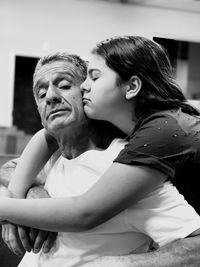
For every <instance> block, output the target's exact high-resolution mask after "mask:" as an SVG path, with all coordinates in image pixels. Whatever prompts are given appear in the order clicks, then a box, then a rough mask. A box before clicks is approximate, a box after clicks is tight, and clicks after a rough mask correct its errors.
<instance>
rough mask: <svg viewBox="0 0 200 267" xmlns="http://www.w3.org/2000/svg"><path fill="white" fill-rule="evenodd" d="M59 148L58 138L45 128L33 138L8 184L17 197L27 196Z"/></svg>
mask: <svg viewBox="0 0 200 267" xmlns="http://www.w3.org/2000/svg"><path fill="white" fill-rule="evenodd" d="M57 148H58V145H57V142H56V140H55V139H54V138H53V137H52V136H51V135H50V134H48V133H47V131H46V130H45V129H42V130H40V131H39V132H37V133H36V134H35V135H34V136H33V137H32V138H31V140H30V141H29V143H28V145H27V146H26V148H25V149H24V151H23V153H22V155H21V157H20V159H19V161H18V163H17V167H16V169H15V172H14V174H13V177H12V179H11V182H10V183H9V186H8V189H9V190H10V191H11V192H12V193H13V195H14V196H15V197H17V198H24V197H25V195H26V192H27V190H28V189H29V188H30V186H31V185H32V184H33V182H34V179H35V178H36V176H37V175H38V173H39V172H40V170H41V169H42V168H43V167H44V165H45V163H46V162H47V161H48V159H49V158H50V156H51V155H52V154H53V152H55V151H56V149H57Z"/></svg>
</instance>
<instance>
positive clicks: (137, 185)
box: [0, 163, 166, 232]
mask: <svg viewBox="0 0 200 267" xmlns="http://www.w3.org/2000/svg"><path fill="white" fill-rule="evenodd" d="M165 179H166V176H165V175H164V174H162V173H161V172H159V171H157V170H155V169H152V168H148V167H136V166H132V165H125V164H120V163H113V164H112V166H111V167H110V168H109V169H108V171H107V172H106V173H105V174H104V175H103V176H102V177H101V179H99V181H98V182H97V183H96V184H95V185H94V186H93V187H92V188H91V189H90V190H89V191H88V192H86V193H85V194H84V195H81V196H77V197H72V198H57V199H53V198H52V199H34V200H22V199H2V200H1V201H0V220H8V221H10V222H13V223H17V224H22V225H25V226H29V227H34V228H39V229H42V230H48V231H58V232H60V231H84V230H88V229H90V228H93V227H95V226H97V225H99V224H101V223H104V222H106V221H107V220H109V219H110V218H112V217H113V216H115V215H117V214H118V213H119V212H121V211H122V210H124V209H126V208H128V207H129V206H130V205H132V204H133V203H135V202H136V201H138V199H141V198H142V197H143V196H145V195H146V194H147V193H149V192H151V191H152V190H153V189H154V188H155V187H156V186H157V185H158V184H160V183H163V182H164V180H165Z"/></svg>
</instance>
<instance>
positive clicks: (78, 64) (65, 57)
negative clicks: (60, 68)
mask: <svg viewBox="0 0 200 267" xmlns="http://www.w3.org/2000/svg"><path fill="white" fill-rule="evenodd" d="M55 61H63V62H70V63H72V64H73V65H74V67H75V68H76V71H77V77H78V78H79V79H80V80H81V81H84V80H85V79H86V75H87V63H86V61H85V60H83V59H82V58H80V57H79V56H77V55H75V54H68V53H67V52H57V53H54V54H49V55H47V56H43V57H41V58H40V59H39V61H38V63H37V65H36V67H35V72H34V74H33V82H34V81H35V77H36V75H37V73H38V71H39V70H40V69H41V67H42V66H44V65H46V64H49V63H52V62H55Z"/></svg>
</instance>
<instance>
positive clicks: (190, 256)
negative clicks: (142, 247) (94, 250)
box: [91, 236, 200, 267]
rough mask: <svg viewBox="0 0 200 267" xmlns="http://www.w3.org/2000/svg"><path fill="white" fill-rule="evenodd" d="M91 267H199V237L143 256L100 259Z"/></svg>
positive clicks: (180, 241) (178, 242) (179, 241)
mask: <svg viewBox="0 0 200 267" xmlns="http://www.w3.org/2000/svg"><path fill="white" fill-rule="evenodd" d="M91 266H93V267H106V266H110V267H190V266H191V267H199V266H200V236H196V237H190V238H185V239H181V240H177V241H175V242H173V243H170V244H168V245H166V246H163V247H162V248H160V249H158V250H156V251H153V252H148V253H143V254H132V255H126V256H119V257H112V256H110V257H102V258H101V259H99V260H97V261H96V262H95V264H93V265H91Z"/></svg>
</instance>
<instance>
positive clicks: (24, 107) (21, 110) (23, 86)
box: [13, 56, 42, 134]
mask: <svg viewBox="0 0 200 267" xmlns="http://www.w3.org/2000/svg"><path fill="white" fill-rule="evenodd" d="M37 61H38V58H36V57H25V56H16V57H15V76H14V103H13V125H15V126H17V128H18V129H19V130H23V131H24V132H25V133H26V134H34V133H35V132H36V131H38V130H39V129H41V128H42V125H41V122H40V117H39V114H38V111H37V108H36V104H35V100H34V97H33V93H32V81H33V72H34V69H35V66H36V64H37Z"/></svg>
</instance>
